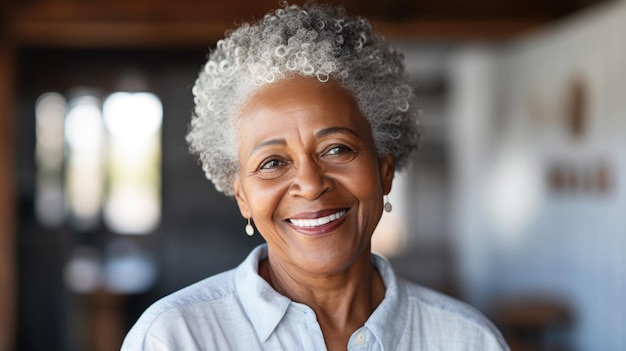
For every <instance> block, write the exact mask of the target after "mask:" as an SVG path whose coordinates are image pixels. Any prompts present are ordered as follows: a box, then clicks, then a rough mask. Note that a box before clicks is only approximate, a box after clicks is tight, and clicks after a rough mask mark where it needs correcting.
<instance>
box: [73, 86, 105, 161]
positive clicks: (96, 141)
mask: <svg viewBox="0 0 626 351" xmlns="http://www.w3.org/2000/svg"><path fill="white" fill-rule="evenodd" d="M102 130H103V128H102V114H101V112H100V100H98V98H96V97H94V96H90V95H86V96H81V97H79V98H76V99H73V100H71V101H70V110H69V112H68V114H67V120H66V121H65V139H66V141H67V143H68V145H69V147H71V148H72V149H75V150H80V151H83V150H85V151H87V150H98V151H99V150H100V148H101V147H102V144H103V137H104V135H103V134H102Z"/></svg>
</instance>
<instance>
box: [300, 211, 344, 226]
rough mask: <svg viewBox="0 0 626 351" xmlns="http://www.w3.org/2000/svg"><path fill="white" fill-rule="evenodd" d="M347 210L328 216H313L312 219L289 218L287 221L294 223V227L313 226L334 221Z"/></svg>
mask: <svg viewBox="0 0 626 351" xmlns="http://www.w3.org/2000/svg"><path fill="white" fill-rule="evenodd" d="M347 212H348V211H347V210H341V211H339V212H337V213H333V214H331V215H329V216H324V217H320V218H314V219H289V222H290V223H291V224H293V225H295V226H296V227H300V228H313V227H318V226H321V225H324V224H328V223H330V222H334V221H336V220H338V219H339V218H341V217H343V216H345V214H346V213H347Z"/></svg>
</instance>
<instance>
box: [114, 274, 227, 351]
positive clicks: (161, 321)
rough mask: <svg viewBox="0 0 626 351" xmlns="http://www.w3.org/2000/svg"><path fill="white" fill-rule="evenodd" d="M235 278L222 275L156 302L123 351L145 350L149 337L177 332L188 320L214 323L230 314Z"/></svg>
mask: <svg viewBox="0 0 626 351" xmlns="http://www.w3.org/2000/svg"><path fill="white" fill-rule="evenodd" d="M233 277H234V270H230V271H227V272H223V273H220V274H217V275H214V276H211V277H208V278H206V279H203V280H201V281H199V282H197V283H194V284H192V285H190V286H187V287H185V288H183V289H181V290H178V291H176V292H174V293H172V294H170V295H167V296H165V297H163V298H161V299H160V300H158V301H156V302H155V303H154V304H152V305H151V306H150V307H149V308H148V309H146V310H145V311H144V313H143V314H142V315H141V317H140V318H139V319H138V320H137V322H136V323H135V325H133V327H132V328H131V330H130V331H129V333H128V334H127V336H126V338H125V340H124V344H123V346H122V350H140V349H143V346H142V345H143V344H144V341H145V339H146V337H147V336H148V335H150V334H157V335H158V334H163V333H164V332H165V331H167V332H168V333H169V332H175V331H176V330H177V325H180V326H183V325H185V323H184V321H185V320H199V319H212V318H219V316H220V315H222V314H227V313H228V312H229V311H228V310H229V309H230V308H232V306H233V303H228V301H229V300H232V299H235V300H236V297H235V295H236V289H235V284H234V278H233ZM233 302H234V301H233ZM234 303H235V304H236V302H234ZM181 322H182V324H181Z"/></svg>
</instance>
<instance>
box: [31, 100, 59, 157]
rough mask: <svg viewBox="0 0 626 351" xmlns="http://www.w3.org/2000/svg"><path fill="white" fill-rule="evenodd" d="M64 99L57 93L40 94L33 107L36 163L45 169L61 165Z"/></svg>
mask: <svg viewBox="0 0 626 351" xmlns="http://www.w3.org/2000/svg"><path fill="white" fill-rule="evenodd" d="M65 104H66V101H65V98H64V97H63V96H62V95H61V94H58V93H45V94H42V95H41V96H40V97H39V99H37V103H36V105H35V119H36V134H37V146H36V155H37V162H38V164H39V165H40V166H45V167H47V168H61V166H62V164H63V147H64V142H63V138H64V133H63V126H64V123H65Z"/></svg>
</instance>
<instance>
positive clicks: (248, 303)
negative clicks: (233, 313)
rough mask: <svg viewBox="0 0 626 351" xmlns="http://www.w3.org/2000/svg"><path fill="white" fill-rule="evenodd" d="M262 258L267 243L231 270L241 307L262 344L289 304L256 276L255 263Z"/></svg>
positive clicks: (287, 300) (286, 299)
mask: <svg viewBox="0 0 626 351" xmlns="http://www.w3.org/2000/svg"><path fill="white" fill-rule="evenodd" d="M266 258H267V244H263V245H260V246H258V247H256V248H255V249H254V250H252V252H251V253H250V255H248V257H247V258H246V259H245V260H244V261H243V262H242V263H241V264H240V265H239V267H237V270H236V271H235V287H236V289H237V293H238V294H239V296H240V297H241V304H242V305H243V308H244V310H245V311H246V313H247V315H248V318H250V320H251V321H252V325H253V326H254V329H255V330H256V332H257V335H258V336H259V339H260V340H261V341H263V342H265V341H266V340H267V338H269V337H270V335H271V334H272V332H273V331H274V329H276V326H278V323H280V321H281V319H282V318H283V317H284V315H285V313H286V311H287V308H288V307H289V304H290V303H291V300H290V299H289V298H287V297H285V296H283V295H281V294H279V293H278V292H276V290H274V289H273V288H272V287H271V286H270V285H269V284H268V283H267V282H266V281H265V279H263V278H262V277H261V276H260V275H259V273H258V271H259V262H261V261H262V260H264V259H266Z"/></svg>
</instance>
